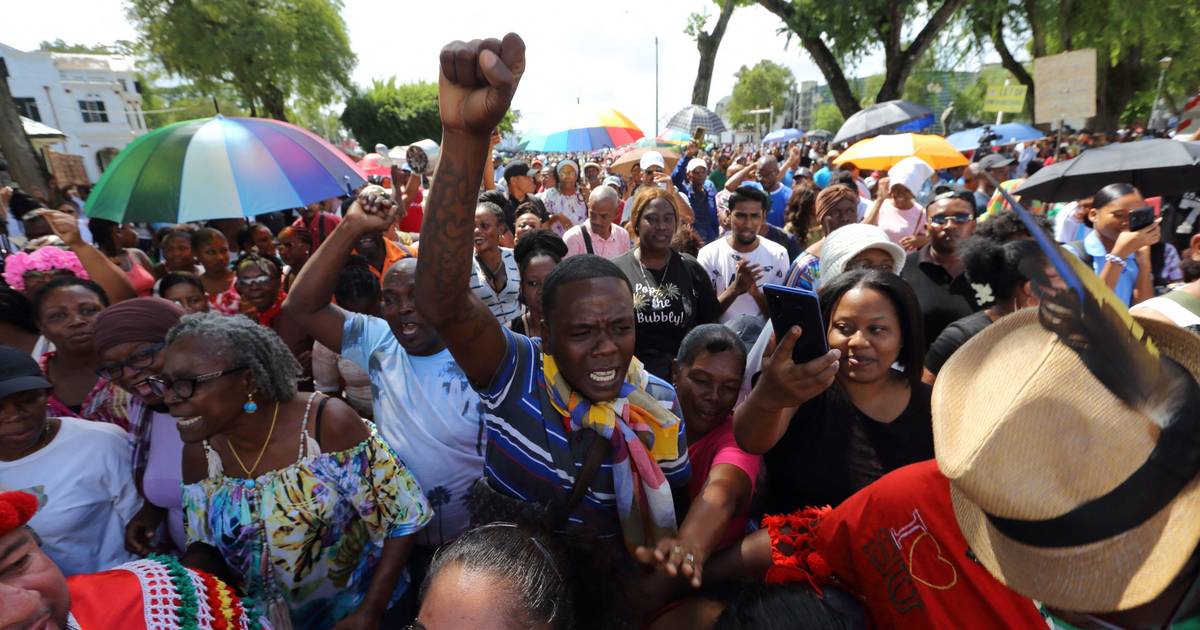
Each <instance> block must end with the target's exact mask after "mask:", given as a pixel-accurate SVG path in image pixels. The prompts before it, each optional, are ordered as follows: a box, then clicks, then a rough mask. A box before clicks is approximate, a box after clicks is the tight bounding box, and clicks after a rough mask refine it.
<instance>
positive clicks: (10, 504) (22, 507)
mask: <svg viewBox="0 0 1200 630" xmlns="http://www.w3.org/2000/svg"><path fill="white" fill-rule="evenodd" d="M37 510H38V500H37V497H35V496H33V495H32V494H29V493H28V492H20V491H13V492H0V536H3V535H5V534H7V533H9V532H11V531H13V530H15V529H17V528H18V527H23V526H24V525H25V523H28V522H29V519H31V518H33V515H34V514H35V513H36V512H37Z"/></svg>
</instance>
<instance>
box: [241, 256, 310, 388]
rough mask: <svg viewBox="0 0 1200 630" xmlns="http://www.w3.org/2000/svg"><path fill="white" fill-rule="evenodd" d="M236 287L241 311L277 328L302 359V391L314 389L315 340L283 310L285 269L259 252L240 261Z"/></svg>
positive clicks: (260, 322) (287, 344)
mask: <svg viewBox="0 0 1200 630" xmlns="http://www.w3.org/2000/svg"><path fill="white" fill-rule="evenodd" d="M234 286H235V287H236V288H237V291H238V294H239V295H241V296H242V312H243V313H245V314H246V315H248V316H249V317H251V318H253V319H254V320H255V321H257V322H258V323H259V324H261V325H263V326H266V327H267V328H270V329H271V330H274V331H275V332H276V333H277V334H278V335H279V337H280V338H281V339H283V343H284V344H285V345H286V346H287V347H288V349H290V350H291V351H292V356H294V357H296V360H297V361H299V362H300V369H301V374H302V377H301V384H300V385H301V386H300V389H301V390H302V391H306V392H311V391H313V386H312V348H313V339H312V337H311V336H309V335H308V333H306V332H304V329H302V328H301V327H300V326H298V325H297V324H296V322H295V320H293V319H292V318H291V317H289V316H288V315H286V314H284V313H283V300H284V298H286V297H287V293H285V292H284V291H283V271H282V270H281V269H280V268H279V266H278V265H277V264H276V263H275V261H274V260H273V259H271V258H264V257H262V256H259V255H257V254H250V255H247V256H245V257H243V258H242V259H241V260H239V261H238V263H237V274H236V280H235V282H234Z"/></svg>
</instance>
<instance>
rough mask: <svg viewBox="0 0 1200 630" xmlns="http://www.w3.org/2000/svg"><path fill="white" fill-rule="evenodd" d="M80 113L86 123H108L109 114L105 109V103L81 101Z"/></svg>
mask: <svg viewBox="0 0 1200 630" xmlns="http://www.w3.org/2000/svg"><path fill="white" fill-rule="evenodd" d="M79 113H80V114H83V122H85V123H106V122H108V112H107V111H106V110H105V109H104V101H79Z"/></svg>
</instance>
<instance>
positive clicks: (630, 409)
mask: <svg viewBox="0 0 1200 630" xmlns="http://www.w3.org/2000/svg"><path fill="white" fill-rule="evenodd" d="M542 373H543V375H544V376H545V382H546V393H547V394H548V395H549V397H550V403H551V404H552V405H554V408H555V409H556V410H557V411H558V412H559V413H561V414H562V415H563V417H565V418H567V419H569V421H570V425H571V430H572V431H580V430H582V429H591V430H593V431H595V432H596V433H598V434H599V435H600V436H601V437H604V438H605V439H607V440H609V441H610V442H611V443H612V474H613V487H614V490H615V493H616V498H617V512H618V515H619V516H620V519H621V530H622V532H623V533H624V535H625V546H626V547H627V548H629V549H630V551H632V550H634V549H636V548H637V547H638V546H639V545H645V546H654V544H655V543H657V542H658V541H659V540H661V539H663V538H668V537H673V536H675V535H676V524H675V503H674V501H673V499H672V497H671V488H670V486H668V485H667V480H666V477H664V476H663V472H662V469H660V468H659V467H658V462H660V461H667V460H672V459H676V458H678V457H679V427H680V424H681V423H680V421H679V418H677V417H676V416H675V414H673V413H671V411H670V410H669V409H666V408H664V407H663V406H662V404H661V403H659V402H658V400H656V399H655V398H654V397H653V396H651V395H650V394H649V393H647V392H646V383H647V382H648V381H649V378H650V377H649V374H648V373H647V372H646V371H645V370H644V369H643V368H642V363H641V361H638V360H637V359H636V358H635V359H633V360H632V361H630V362H629V371H628V373H627V374H626V375H625V383H624V384H623V385H622V386H621V394H620V397H619V398H617V399H616V400H612V401H606V402H602V403H595V402H592V401H590V400H588V399H587V398H584V397H583V396H581V395H580V394H578V393H576V392H575V391H574V389H573V388H572V387H571V385H570V384H569V383H567V380H566V379H565V378H563V376H562V374H560V373H559V371H558V364H556V363H555V361H554V357H552V356H550V355H548V354H543V355H542Z"/></svg>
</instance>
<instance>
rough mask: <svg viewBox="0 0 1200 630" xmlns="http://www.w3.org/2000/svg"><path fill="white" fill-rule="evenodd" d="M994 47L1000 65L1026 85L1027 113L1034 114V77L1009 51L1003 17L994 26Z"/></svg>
mask: <svg viewBox="0 0 1200 630" xmlns="http://www.w3.org/2000/svg"><path fill="white" fill-rule="evenodd" d="M991 37H992V47H993V48H995V49H996V53H997V54H998V55H1000V64H1001V65H1003V66H1004V69H1005V70H1008V71H1009V72H1010V73H1011V74H1012V75H1013V76H1014V77H1016V78H1017V81H1020V83H1021V85H1024V86H1025V88H1026V90H1025V111H1027V112H1029V113H1030V114H1032V113H1033V104H1034V100H1033V76H1032V75H1030V74H1029V71H1028V70H1026V69H1025V66H1023V65H1021V63H1020V62H1019V61H1017V58H1016V57H1014V56H1013V54H1012V51H1010V50H1009V49H1008V44H1007V43H1005V41H1004V19H1003V17H1002V18H1001V19H999V20H996V21H995V22H994V23H993V24H992V36H991Z"/></svg>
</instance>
